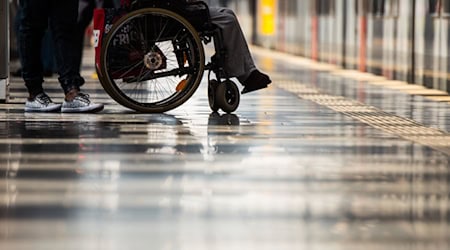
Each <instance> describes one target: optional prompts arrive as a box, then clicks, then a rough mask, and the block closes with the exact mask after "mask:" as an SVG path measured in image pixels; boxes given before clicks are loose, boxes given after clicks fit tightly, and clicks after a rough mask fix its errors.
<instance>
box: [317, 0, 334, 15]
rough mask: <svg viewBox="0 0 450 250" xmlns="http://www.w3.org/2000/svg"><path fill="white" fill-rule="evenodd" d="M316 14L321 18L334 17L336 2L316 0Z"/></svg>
mask: <svg viewBox="0 0 450 250" xmlns="http://www.w3.org/2000/svg"><path fill="white" fill-rule="evenodd" d="M315 3H316V6H315V7H316V13H317V15H319V16H330V15H334V10H335V0H316V1H315Z"/></svg>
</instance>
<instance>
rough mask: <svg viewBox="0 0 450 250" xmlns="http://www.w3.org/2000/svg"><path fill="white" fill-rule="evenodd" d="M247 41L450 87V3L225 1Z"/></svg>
mask: <svg viewBox="0 0 450 250" xmlns="http://www.w3.org/2000/svg"><path fill="white" fill-rule="evenodd" d="M211 2H216V3H215V4H221V5H224V6H226V7H229V8H231V9H233V10H234V11H235V12H236V14H237V15H238V17H239V19H240V22H241V25H242V27H243V29H244V31H245V33H246V36H247V39H248V40H249V41H251V42H252V43H254V44H256V45H259V46H262V47H265V48H269V49H273V50H277V51H282V52H286V53H289V54H294V55H298V56H302V57H307V58H310V59H313V60H317V61H320V62H325V63H331V64H335V65H339V66H341V67H343V68H346V69H355V70H359V71H363V72H369V73H374V74H376V75H381V76H385V77H386V78H388V79H392V80H400V81H406V82H409V83H411V84H419V85H423V86H425V87H427V88H432V89H438V90H442V91H446V92H450V61H449V50H450V37H449V21H450V0H222V1H213V0H211Z"/></svg>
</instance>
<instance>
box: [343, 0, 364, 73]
mask: <svg viewBox="0 0 450 250" xmlns="http://www.w3.org/2000/svg"><path fill="white" fill-rule="evenodd" d="M367 9H368V0H345V4H344V6H343V12H344V13H343V14H344V21H343V22H344V23H345V25H344V27H345V30H344V34H343V41H342V43H343V44H342V48H343V51H344V52H343V54H344V60H345V61H344V62H343V65H344V66H345V68H348V69H359V70H361V71H365V70H366V63H365V61H366V56H367V55H366V50H367Z"/></svg>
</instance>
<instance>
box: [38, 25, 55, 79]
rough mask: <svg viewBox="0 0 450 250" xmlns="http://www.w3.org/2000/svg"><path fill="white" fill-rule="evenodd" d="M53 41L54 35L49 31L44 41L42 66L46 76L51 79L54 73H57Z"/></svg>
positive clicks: (45, 34)
mask: <svg viewBox="0 0 450 250" xmlns="http://www.w3.org/2000/svg"><path fill="white" fill-rule="evenodd" d="M54 47H55V46H54V45H53V39H52V33H51V32H50V30H49V29H47V30H46V31H45V33H44V38H43V39H42V52H41V53H42V66H43V70H44V71H43V72H44V76H46V77H50V76H52V75H53V73H55V72H57V70H56V64H55V53H53V48H54Z"/></svg>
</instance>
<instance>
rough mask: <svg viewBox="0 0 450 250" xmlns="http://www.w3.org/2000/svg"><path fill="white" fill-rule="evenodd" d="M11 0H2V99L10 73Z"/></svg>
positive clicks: (0, 26) (0, 34) (0, 66)
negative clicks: (9, 6)
mask: <svg viewBox="0 0 450 250" xmlns="http://www.w3.org/2000/svg"><path fill="white" fill-rule="evenodd" d="M8 5H9V1H8V0H0V101H2V102H4V101H6V95H7V87H8V75H9V8H8Z"/></svg>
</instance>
